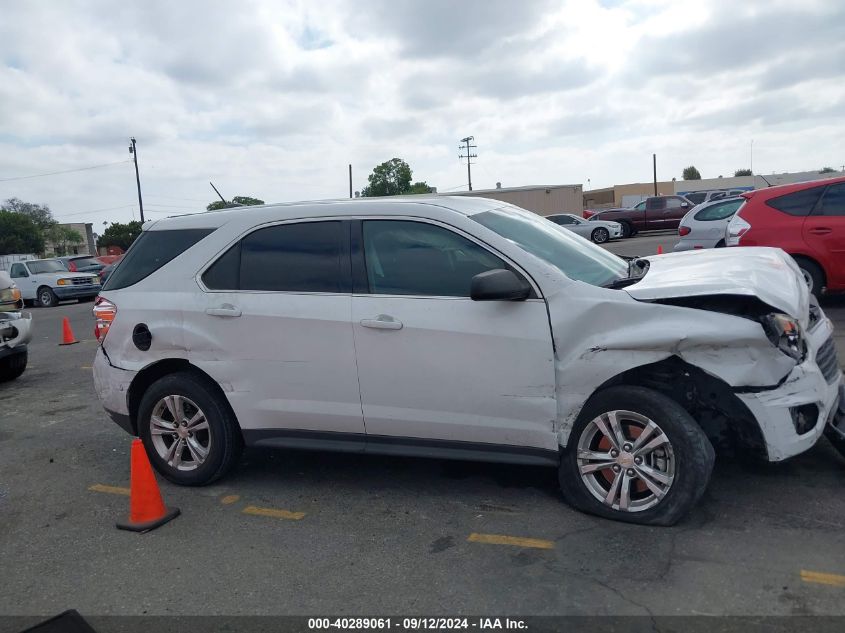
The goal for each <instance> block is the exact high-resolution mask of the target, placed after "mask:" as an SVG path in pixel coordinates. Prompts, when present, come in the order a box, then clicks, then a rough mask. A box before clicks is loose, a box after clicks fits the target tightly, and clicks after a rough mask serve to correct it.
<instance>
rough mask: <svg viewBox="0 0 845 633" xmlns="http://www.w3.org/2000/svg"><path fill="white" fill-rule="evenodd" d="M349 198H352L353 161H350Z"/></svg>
mask: <svg viewBox="0 0 845 633" xmlns="http://www.w3.org/2000/svg"><path fill="white" fill-rule="evenodd" d="M349 199H350V200H351V199H352V163H349Z"/></svg>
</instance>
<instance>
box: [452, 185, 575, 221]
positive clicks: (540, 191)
mask: <svg viewBox="0 0 845 633" xmlns="http://www.w3.org/2000/svg"><path fill="white" fill-rule="evenodd" d="M442 195H449V196H476V197H479V198H492V199H493V200H501V201H502V202H510V203H511V204H515V205H516V206H518V207H522V208H523V209H528V210H529V211H533V212H534V213H537V214H539V215H551V214H553V213H576V214H578V215H581V212H582V211H583V210H584V195H583V188H582V186H581V185H528V186H525V187H496V188H495V189H476V190H473V191H459V192H450V193H448V194H446V193H444V194H442Z"/></svg>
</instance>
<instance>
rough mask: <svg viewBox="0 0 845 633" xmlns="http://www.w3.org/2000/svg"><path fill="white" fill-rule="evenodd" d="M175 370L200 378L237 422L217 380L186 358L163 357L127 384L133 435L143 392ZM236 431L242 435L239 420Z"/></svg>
mask: <svg viewBox="0 0 845 633" xmlns="http://www.w3.org/2000/svg"><path fill="white" fill-rule="evenodd" d="M177 372H186V373H189V374H191V375H193V376H194V377H195V378H197V379H198V380H200V382H202V383H203V384H204V385H205V386H207V387H208V388H209V389H210V390H211V391H212V392H213V393H215V394H216V395H217V396H218V397H219V398H220V399H221V402H223V403H224V404H225V406H226V407H228V409H229V412H230V413H231V414H232V417H233V419H234V420H235V421H236V422H237V420H238V417H237V416H236V415H235V412H234V410H233V409H232V405H231V403H230V402H229V398H227V397H226V393H225V392H224V391H223V389H222V388H221V387H220V385H219V384H218V383H217V381H216V380H214V378H212V377H211V376H209V375H208V374H207V373H206V372H204V371H203V370H202V369H200V368H199V367H197V366H196V365H193V364H191V363H190V362H189V361H188V360H187V359H184V358H165V359H162V360H159V361H156V362H154V363H152V364H151V365H147V366H146V367H144V369H142V370H141V371H139V372H138V374H137V375H136V376H135V378H133V379H132V382H131V383H130V385H129V389H127V392H126V404H127V407H128V409H129V421H130V424H131V425H132V431H133V433H134V434H135V435H138V409H139V408H140V406H141V399H142V398H143V397H144V393H145V392H146V390H147V389H148V388H149V386H150V385H152V384H153V383H154V382H155V381H156V380H158V379H159V378H162V377H164V376H167V375H169V374H175V373H177ZM238 432H239V433H241V435H243V432H242V431H241V428H240V422H238Z"/></svg>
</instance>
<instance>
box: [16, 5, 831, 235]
mask: <svg viewBox="0 0 845 633" xmlns="http://www.w3.org/2000/svg"><path fill="white" fill-rule="evenodd" d="M843 79H845V2H843V1H842V0H801V1H800V2H797V1H796V0H788V1H779V0H761V1H757V0H741V1H738V0H696V1H689V0H683V1H682V0H677V1H674V2H671V1H666V0H632V1H630V2H626V1H624V0H623V1H617V0H604V1H599V0H573V1H571V2H560V1H558V2H551V1H543V0H536V1H534V0H452V1H445V0H385V1H380V0H357V1H349V2H342V1H339V0H337V1H335V0H313V1H306V0H302V1H299V2H296V1H293V2H283V1H281V0H275V1H274V0H232V1H227V0H167V1H159V0H144V1H143V2H141V1H137V2H131V1H130V2H116V1H111V2H88V1H84V0H61V1H59V0H53V1H47V0H44V1H38V0H31V1H24V0H0V200H2V199H5V198H9V197H12V196H16V197H19V198H22V199H24V200H27V201H31V202H39V203H46V204H49V205H50V207H51V208H52V209H53V212H54V214H55V216H56V217H57V218H58V219H59V220H61V221H68V222H70V221H80V222H81V221H84V222H94V223H95V230H97V229H98V228H101V226H102V222H103V221H106V220H108V221H127V220H130V219H132V217H133V214H134V216H135V217H136V218H137V215H138V211H137V198H136V192H135V180H134V171H133V168H132V166H131V163H130V162H128V161H129V159H130V158H131V157H130V155H129V153H128V151H127V143H128V138H129V137H130V136H135V137H136V138H137V140H138V152H139V154H138V155H139V158H140V165H141V179H142V187H143V192H144V202H145V211H147V215H148V217H149V218H157V217H164V216H165V215H170V214H174V213H179V212H180V211H191V210H197V209H201V208H203V207H204V206H205V204H207V203H208V202H210V201H211V200H213V199H214V197H215V196H214V193H213V191H212V190H211V188H210V187H209V185H208V182H209V180H211V181H214V183H215V184H216V185H217V186H218V188H220V189H221V191H222V192H223V193H224V195H226V196H227V197H232V196H235V195H250V196H255V197H259V198H262V199H264V200H266V201H268V202H271V201H287V200H302V199H319V198H332V197H342V196H345V195H347V194H348V184H347V164H348V163H352V165H353V175H354V181H353V182H354V187H355V189H361V188H362V187H363V186H364V185H366V177H367V174H368V173H369V172H370V171H371V170H372V168H373V166H374V165H376V164H377V163H379V162H382V161H384V160H387V159H389V158H392V157H394V156H399V157H402V158H404V159H405V160H407V161H408V162H409V164H410V165H411V167H412V169H413V170H414V178H415V179H418V180H425V181H427V182H428V183H429V184H432V185H435V186H437V187H438V189H439V190H440V191H448V190H460V189H465V188H466V168H465V166H464V165H463V164H462V163H461V161H460V160H459V159H458V153H459V152H458V147H457V145H458V141H459V139H461V138H462V137H464V136H467V135H474V136H475V139H476V143H477V145H478V154H479V157H478V159H477V165H475V166H474V167H473V185H474V187H475V188H476V189H481V188H488V187H493V186H494V185H495V183H496V181H501V182H502V184H503V186H519V185H529V184H557V183H567V184H569V183H583V184H584V187H585V188H587V186H588V183H589V184H590V185H591V186H592V187H593V188H595V187H601V186H609V185H612V184H614V183H624V182H635V181H649V180H650V179H651V154H652V152H656V153H657V155H658V178H660V179H670V178H672V177H673V176H675V177H680V173H681V170H682V169H683V167H684V166H686V165H689V164H694V165H695V166H697V167H698V169H699V170H700V171H701V173H702V175H703V176H704V177H709V176H718V175H719V174H724V175H732V174H733V171H734V170H735V169H738V168H743V167H748V166H749V161H750V156H749V154H750V147H751V142H752V139H753V161H754V164H753V166H754V169H755V171H757V172H761V173H772V172H774V171H778V172H780V171H804V170H809V169H814V168H820V167H822V166H825V165H830V166H833V167H836V168H839V166H840V165H842V164H843V163H845V127H843V120H845V81H843ZM113 163H116V164H113ZM95 165H107V166H105V167H99V168H96V169H89V170H85V171H74V172H71V173H66V174H57V175H52V176H46V177H32V178H22V177H24V176H34V175H37V174H43V173H45V172H58V171H64V170H71V169H78V168H82V167H89V166H95Z"/></svg>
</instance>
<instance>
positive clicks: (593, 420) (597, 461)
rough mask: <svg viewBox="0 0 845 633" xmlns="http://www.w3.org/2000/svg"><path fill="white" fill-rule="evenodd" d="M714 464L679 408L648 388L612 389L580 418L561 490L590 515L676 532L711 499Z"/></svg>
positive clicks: (565, 455)
mask: <svg viewBox="0 0 845 633" xmlns="http://www.w3.org/2000/svg"><path fill="white" fill-rule="evenodd" d="M714 456H715V453H714V451H713V446H712V445H711V444H710V441H709V440H708V439H707V437H706V436H705V434H704V432H703V431H702V430H701V427H699V426H698V424H697V423H696V422H695V420H693V419H692V417H691V416H690V415H689V413H687V412H686V410H684V409H683V408H682V407H681V406H680V405H679V404H678V403H677V402H675V401H674V400H671V399H670V398H668V397H666V396H664V395H663V394H660V393H658V392H656V391H653V390H651V389H646V388H643V387H627V386H620V387H611V388H609V389H605V390H603V391H601V392H599V393H597V394H595V395H594V396H593V397H592V398H590V400H589V401H588V402H587V404H586V405H585V406H584V409H583V410H582V412H581V414H580V415H579V417H578V420H577V421H576V423H575V426H574V427H573V429H572V433H571V435H570V437H569V444H568V445H567V447H566V449H565V450H564V453H563V455H562V458H561V464H560V486H561V490H562V491H563V496H564V498H565V499H566V500H567V501H568V502H569V503H570V504H571V505H573V506H574V507H576V508H578V509H579V510H582V511H584V512H589V513H591V514H596V515H598V516H602V517H605V518H609V519H615V520H618V521H626V522H629V523H641V524H645V525H674V524H675V523H676V522H677V521H678V520H679V519H681V518H682V517H683V516H684V515H685V514H687V512H689V511H690V509H691V508H692V507H693V506H694V505H695V504H696V502H697V501H698V499H699V498H700V497H701V495H702V494H703V493H704V490H705V488H706V487H707V483H708V482H709V480H710V472H711V471H712V469H713V461H714Z"/></svg>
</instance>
